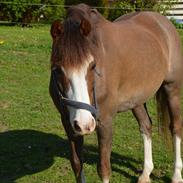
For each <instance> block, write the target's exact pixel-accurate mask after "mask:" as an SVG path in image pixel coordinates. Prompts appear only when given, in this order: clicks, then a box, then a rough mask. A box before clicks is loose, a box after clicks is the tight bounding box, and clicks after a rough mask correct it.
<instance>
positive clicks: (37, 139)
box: [0, 130, 167, 183]
mask: <svg viewBox="0 0 183 183" xmlns="http://www.w3.org/2000/svg"><path fill="white" fill-rule="evenodd" d="M56 156H57V157H64V158H67V159H69V146H68V141H67V140H66V139H63V138H61V137H59V136H57V135H53V134H47V133H43V132H40V131H34V130H14V131H8V132H4V133H0V182H1V183H14V182H15V181H16V180H17V179H18V178H21V177H23V176H25V175H31V174H34V173H37V172H41V171H43V170H45V169H47V168H49V167H50V166H51V165H52V164H53V163H54V157H56ZM84 160H85V163H87V164H96V163H97V161H98V153H97V148H96V147H94V146H91V145H85V147H84ZM111 162H112V169H113V171H116V172H118V173H120V174H121V175H123V176H125V177H126V178H128V179H130V180H131V183H135V182H136V181H137V177H136V176H132V175H130V174H129V173H128V172H126V171H124V170H122V169H120V168H117V166H120V167H125V168H128V169H129V170H132V171H134V173H135V174H138V173H139V170H138V169H137V168H136V167H137V166H136V165H139V164H141V162H139V161H137V160H135V159H134V158H131V157H127V156H123V155H120V154H117V153H114V152H113V153H112V154H111ZM134 164H135V165H134ZM153 179H154V180H156V177H155V176H154V177H153ZM161 180H167V178H166V177H162V179H161Z"/></svg>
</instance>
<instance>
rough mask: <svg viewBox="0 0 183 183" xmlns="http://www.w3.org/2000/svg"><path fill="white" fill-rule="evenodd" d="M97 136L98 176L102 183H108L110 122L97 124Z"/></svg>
mask: <svg viewBox="0 0 183 183" xmlns="http://www.w3.org/2000/svg"><path fill="white" fill-rule="evenodd" d="M97 135H98V143H99V163H98V174H99V176H100V177H101V179H102V181H103V183H109V178H110V175H111V163H110V156H111V146H112V121H111V120H108V121H105V123H99V125H98V128H97Z"/></svg>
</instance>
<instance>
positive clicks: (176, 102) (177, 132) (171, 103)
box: [163, 83, 183, 183]
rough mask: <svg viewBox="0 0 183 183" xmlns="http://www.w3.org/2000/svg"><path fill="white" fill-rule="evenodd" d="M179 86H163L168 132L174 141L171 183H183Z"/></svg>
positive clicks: (177, 84)
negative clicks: (167, 113) (167, 116)
mask: <svg viewBox="0 0 183 183" xmlns="http://www.w3.org/2000/svg"><path fill="white" fill-rule="evenodd" d="M180 86H181V85H180V84H179V83H169V84H165V85H164V86H163V87H164V89H165V92H166V95H167V99H168V108H169V114H170V130H171V133H172V136H173V140H174V173H173V177H172V183H183V179H182V175H181V171H182V159H181V133H182V118H181V97H180V96H181V87H180Z"/></svg>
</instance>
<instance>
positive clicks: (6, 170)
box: [0, 26, 183, 183]
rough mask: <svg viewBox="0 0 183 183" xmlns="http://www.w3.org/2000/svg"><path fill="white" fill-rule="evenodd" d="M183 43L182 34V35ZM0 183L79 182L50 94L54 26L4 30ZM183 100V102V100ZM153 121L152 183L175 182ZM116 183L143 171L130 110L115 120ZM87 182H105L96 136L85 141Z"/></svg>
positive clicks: (131, 180)
mask: <svg viewBox="0 0 183 183" xmlns="http://www.w3.org/2000/svg"><path fill="white" fill-rule="evenodd" d="M180 34H181V37H182V39H183V31H182V32H180ZM2 40H3V41H4V43H3V44H0V183H14V182H16V183H75V179H74V175H73V172H72V170H71V166H70V162H69V151H68V143H67V139H66V136H65V132H64V130H63V127H62V125H61V123H60V118H59V114H58V112H57V111H56V109H55V107H54V105H53V103H52V101H51V98H50V96H49V94H48V83H49V75H50V71H49V67H50V65H49V60H50V50H51V37H50V35H49V27H48V26H42V27H36V28H21V27H4V26H2V27H0V41H2ZM182 101H183V100H182ZM148 108H149V111H150V115H151V117H152V120H153V158H154V165H155V169H154V171H153V174H152V176H151V177H152V183H155V182H157V183H163V182H166V183H168V182H170V177H171V175H172V170H173V163H172V162H173V157H172V152H171V150H167V149H166V148H165V145H164V144H163V142H162V140H161V138H160V136H159V135H158V128H157V123H156V107H155V102H154V101H153V100H151V101H149V103H148ZM113 129H114V135H113V149H112V157H111V161H112V170H113V174H112V177H111V182H112V183H135V182H136V181H137V177H138V176H139V174H140V172H141V170H142V164H143V144H142V139H141V135H140V133H139V130H138V125H137V122H136V121H135V119H134V117H133V116H132V114H131V112H126V113H122V114H119V115H117V116H116V118H115V119H114V121H113ZM84 152H85V156H84V161H85V164H84V169H85V174H86V178H87V182H88V183H100V182H101V181H100V179H99V177H98V175H97V171H96V163H97V161H98V154H97V140H96V134H95V133H94V134H92V135H90V136H86V137H85V148H84Z"/></svg>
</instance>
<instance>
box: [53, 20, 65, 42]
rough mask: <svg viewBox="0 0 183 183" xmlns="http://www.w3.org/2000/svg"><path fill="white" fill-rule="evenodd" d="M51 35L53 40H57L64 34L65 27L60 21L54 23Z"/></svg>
mask: <svg viewBox="0 0 183 183" xmlns="http://www.w3.org/2000/svg"><path fill="white" fill-rule="evenodd" d="M50 33H51V36H52V38H53V39H55V38H56V37H58V36H60V35H61V34H62V33H63V25H62V23H61V21H60V20H55V21H54V22H53V23H52V25H51V30H50Z"/></svg>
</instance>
